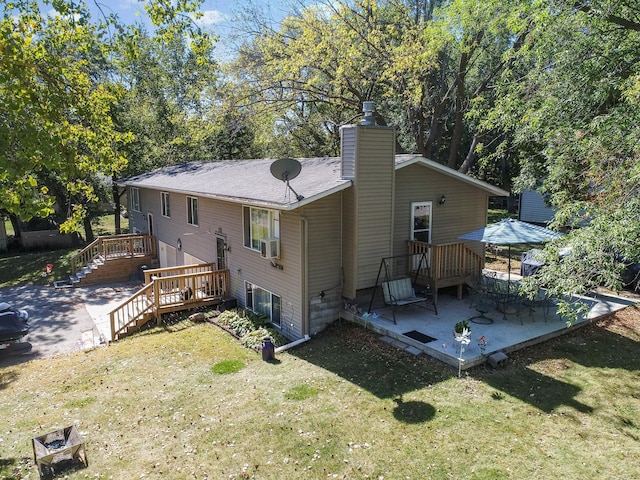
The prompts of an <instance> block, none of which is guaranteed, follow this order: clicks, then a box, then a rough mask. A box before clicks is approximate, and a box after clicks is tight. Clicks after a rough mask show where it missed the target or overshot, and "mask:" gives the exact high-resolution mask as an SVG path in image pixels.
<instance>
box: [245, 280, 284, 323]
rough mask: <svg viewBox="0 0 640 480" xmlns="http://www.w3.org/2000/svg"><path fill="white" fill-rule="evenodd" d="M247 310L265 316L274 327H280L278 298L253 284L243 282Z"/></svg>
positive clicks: (279, 302)
mask: <svg viewBox="0 0 640 480" xmlns="http://www.w3.org/2000/svg"><path fill="white" fill-rule="evenodd" d="M245 286H246V302H245V305H246V306H247V308H248V309H249V310H251V311H253V312H255V313H257V314H259V315H265V316H266V317H267V318H268V319H269V321H270V322H271V323H273V324H274V325H280V305H281V301H280V297H279V296H278V295H275V294H273V293H271V292H269V291H267V290H264V289H263V288H260V287H259V286H257V285H254V284H253V283H249V282H245Z"/></svg>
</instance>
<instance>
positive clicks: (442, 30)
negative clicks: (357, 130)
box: [234, 1, 531, 182]
mask: <svg viewBox="0 0 640 480" xmlns="http://www.w3.org/2000/svg"><path fill="white" fill-rule="evenodd" d="M530 9H531V6H530V2H520V1H510V2H507V3H506V4H505V3H504V2H497V1H485V2H481V3H478V2H466V1H454V2H439V1H434V2H378V1H358V2H348V1H336V2H326V3H323V2H321V3H320V4H314V6H309V7H308V8H303V9H299V10H293V11H292V13H291V15H289V16H288V17H286V18H285V19H284V20H283V21H282V22H281V23H280V24H279V25H278V26H277V27H272V26H271V25H269V24H268V23H264V22H261V21H260V23H259V24H257V25H256V24H250V25H247V26H246V27H245V28H246V29H247V30H250V31H252V32H256V31H258V34H257V35H256V36H255V40H254V41H253V42H251V43H247V44H245V45H244V46H243V48H242V49H241V52H240V55H239V58H238V61H237V63H236V64H235V66H234V71H235V72H236V74H237V76H238V77H239V81H241V82H242V83H243V84H244V85H248V88H251V91H252V92H253V94H252V95H249V96H248V97H247V98H249V99H251V102H252V103H253V102H255V101H256V99H257V100H259V101H261V102H262V103H263V104H264V105H265V107H264V108H265V109H266V108H269V107H270V108H271V112H272V115H273V117H274V121H273V122H272V123H270V124H269V125H268V127H269V128H273V125H275V128H276V135H275V138H274V141H273V142H272V143H271V144H270V148H272V149H274V150H277V151H278V152H282V153H283V154H287V155H302V156H317V155H325V154H329V155H331V154H333V155H335V154H337V153H338V147H339V141H338V136H339V126H340V125H342V124H345V123H349V122H353V121H354V120H355V119H357V117H358V116H359V114H360V111H361V106H362V102H363V101H365V100H374V101H375V102H376V104H377V107H378V112H380V113H382V115H381V116H380V118H379V120H380V121H381V122H386V123H387V124H390V125H393V126H395V127H397V128H398V140H399V142H400V145H401V148H402V149H404V150H406V151H410V152H418V153H422V154H424V155H425V156H427V157H430V158H432V159H434V160H437V161H441V162H442V163H447V164H449V165H450V166H452V167H453V168H461V169H463V171H465V172H466V171H469V170H471V168H472V166H473V165H474V162H475V160H476V156H478V155H479V153H480V152H485V153H483V154H484V155H489V154H491V153H492V152H493V149H494V145H500V143H499V142H496V137H498V138H500V137H501V136H502V134H503V132H501V131H500V130H498V129H486V130H483V131H480V129H479V127H478V125H479V122H480V121H481V119H482V118H484V116H485V115H486V111H487V109H488V108H490V106H491V105H492V103H493V90H492V89H491V88H490V86H491V84H492V83H493V82H494V81H495V80H496V79H497V78H498V76H499V75H500V74H501V73H502V72H503V71H504V69H505V68H506V66H507V65H508V62H507V61H506V60H505V59H508V58H509V57H511V56H512V55H513V52H514V51H517V50H519V49H520V48H522V45H523V42H522V41H521V38H524V37H525V36H526V35H527V33H528V17H529V10H530ZM251 18H253V19H257V18H261V17H260V16H259V15H257V14H255V13H254V14H253V15H252V16H251ZM256 23H257V22H256ZM514 39H515V41H514ZM499 159H500V160H503V161H502V162H501V163H497V160H498V158H497V157H496V158H494V159H493V161H494V163H496V164H497V165H498V166H499V168H501V169H502V170H501V171H504V170H505V169H509V168H510V167H511V166H510V165H509V164H508V163H506V164H505V162H504V159H505V157H504V156H501V157H500V158H499ZM481 173H482V172H477V171H476V174H481ZM503 177H504V176H500V175H498V176H497V178H498V180H499V181H500V182H504V178H503Z"/></svg>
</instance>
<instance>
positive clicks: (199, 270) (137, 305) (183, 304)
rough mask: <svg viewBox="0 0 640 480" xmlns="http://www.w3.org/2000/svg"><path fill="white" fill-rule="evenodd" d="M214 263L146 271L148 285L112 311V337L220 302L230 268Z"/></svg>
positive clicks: (227, 281)
mask: <svg viewBox="0 0 640 480" xmlns="http://www.w3.org/2000/svg"><path fill="white" fill-rule="evenodd" d="M215 268H216V267H215V264H212V263H208V264H197V265H182V266H179V267H169V268H156V269H149V270H146V271H145V285H144V286H143V287H142V288H141V289H140V290H138V291H137V292H136V293H135V294H133V295H132V296H131V297H130V298H128V299H127V300H125V301H124V302H123V303H122V304H120V305H119V306H118V307H117V308H115V309H114V310H113V311H111V312H110V314H109V317H110V322H111V340H112V341H115V340H118V339H120V338H123V337H126V336H127V335H131V334H132V333H134V332H137V331H139V330H140V328H141V327H143V326H144V325H145V324H147V323H148V322H150V321H152V320H155V321H156V322H157V323H159V322H160V320H161V316H162V314H163V313H169V312H175V311H180V310H187V309H193V308H197V307H201V306H206V305H217V304H220V303H221V302H222V301H223V299H224V298H225V297H226V296H227V294H228V291H229V288H228V287H229V271H228V270H216V269H215Z"/></svg>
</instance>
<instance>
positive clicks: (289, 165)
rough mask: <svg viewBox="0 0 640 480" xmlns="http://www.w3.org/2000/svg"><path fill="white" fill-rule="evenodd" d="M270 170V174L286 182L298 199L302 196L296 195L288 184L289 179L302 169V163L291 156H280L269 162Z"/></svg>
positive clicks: (298, 173)
mask: <svg viewBox="0 0 640 480" xmlns="http://www.w3.org/2000/svg"><path fill="white" fill-rule="evenodd" d="M270 170H271V175H273V176H274V177H276V178H277V179H278V180H282V181H283V182H285V183H286V184H287V188H288V189H289V190H291V191H292V192H293V194H294V195H295V196H296V199H297V200H298V201H300V200H302V199H303V198H304V197H303V196H302V195H298V194H297V193H296V191H295V190H294V189H293V188H292V187H291V185H289V180H293V179H294V178H296V177H297V176H298V175H300V172H301V171H302V165H300V162H299V161H298V160H294V159H293V158H280V159H278V160H276V161H275V162H273V163H272V164H271V167H270Z"/></svg>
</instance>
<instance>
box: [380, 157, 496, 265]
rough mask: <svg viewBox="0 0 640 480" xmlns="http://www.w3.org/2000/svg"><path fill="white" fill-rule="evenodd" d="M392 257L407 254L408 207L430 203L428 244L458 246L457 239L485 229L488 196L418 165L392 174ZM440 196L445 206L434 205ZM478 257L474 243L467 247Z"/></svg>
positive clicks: (409, 210)
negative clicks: (394, 189) (443, 198)
mask: <svg viewBox="0 0 640 480" xmlns="http://www.w3.org/2000/svg"><path fill="white" fill-rule="evenodd" d="M396 182H397V184H398V185H402V187H401V188H396V205H395V224H394V252H393V254H394V255H405V254H407V252H408V250H407V240H409V235H410V234H411V225H410V222H411V214H412V212H411V203H412V202H428V201H430V202H432V205H433V210H432V219H431V222H432V223H431V242H432V243H433V244H435V245H442V244H446V243H456V242H460V240H459V239H458V236H460V235H463V234H465V233H468V232H471V231H473V230H476V229H478V228H482V227H484V226H485V225H486V219H487V205H488V201H489V200H488V198H489V197H488V194H487V193H486V192H485V191H483V190H481V189H479V188H476V187H474V186H473V185H468V184H465V183H463V182H461V181H459V180H456V179H455V178H453V177H451V176H449V175H444V174H442V173H439V172H437V171H434V170H431V169H429V168H425V167H424V166H421V165H410V166H408V167H405V168H401V169H400V170H398V171H396ZM442 195H445V196H446V199H447V200H446V203H445V204H444V205H438V200H439V199H440V197H441V196H442ZM467 245H468V246H469V247H470V248H472V249H473V250H474V251H476V252H477V253H480V254H481V253H482V251H483V249H482V245H481V244H479V243H478V242H469V243H468V244H467Z"/></svg>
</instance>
